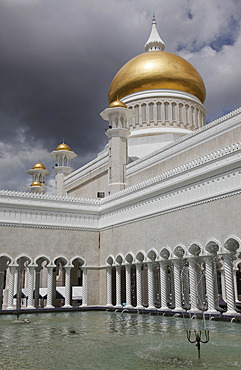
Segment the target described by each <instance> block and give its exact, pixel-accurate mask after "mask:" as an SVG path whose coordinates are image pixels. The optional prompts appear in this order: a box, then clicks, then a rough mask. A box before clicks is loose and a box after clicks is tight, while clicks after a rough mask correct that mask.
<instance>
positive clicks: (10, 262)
mask: <svg viewBox="0 0 241 370" xmlns="http://www.w3.org/2000/svg"><path fill="white" fill-rule="evenodd" d="M1 258H2V259H5V260H6V261H7V262H9V264H12V263H13V259H12V257H10V256H9V255H8V254H6V253H3V254H0V259H1Z"/></svg>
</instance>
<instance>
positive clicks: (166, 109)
mask: <svg viewBox="0 0 241 370" xmlns="http://www.w3.org/2000/svg"><path fill="white" fill-rule="evenodd" d="M168 106H169V103H164V110H165V121H168Z"/></svg>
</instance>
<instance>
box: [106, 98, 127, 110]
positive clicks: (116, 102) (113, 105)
mask: <svg viewBox="0 0 241 370" xmlns="http://www.w3.org/2000/svg"><path fill="white" fill-rule="evenodd" d="M119 107H120V108H127V106H126V104H125V103H123V102H122V101H121V100H114V101H113V102H112V103H110V105H109V108H119Z"/></svg>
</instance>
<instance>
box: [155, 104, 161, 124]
mask: <svg viewBox="0 0 241 370" xmlns="http://www.w3.org/2000/svg"><path fill="white" fill-rule="evenodd" d="M156 106H157V121H161V103H157V105H156Z"/></svg>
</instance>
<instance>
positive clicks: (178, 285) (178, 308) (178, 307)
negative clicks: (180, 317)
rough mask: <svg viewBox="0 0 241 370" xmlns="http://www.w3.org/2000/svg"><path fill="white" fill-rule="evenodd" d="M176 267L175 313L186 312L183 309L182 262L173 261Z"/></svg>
mask: <svg viewBox="0 0 241 370" xmlns="http://www.w3.org/2000/svg"><path fill="white" fill-rule="evenodd" d="M173 265H174V292H175V309H174V311H179V312H180V311H185V310H184V309H183V308H182V291H181V261H180V260H173Z"/></svg>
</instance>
